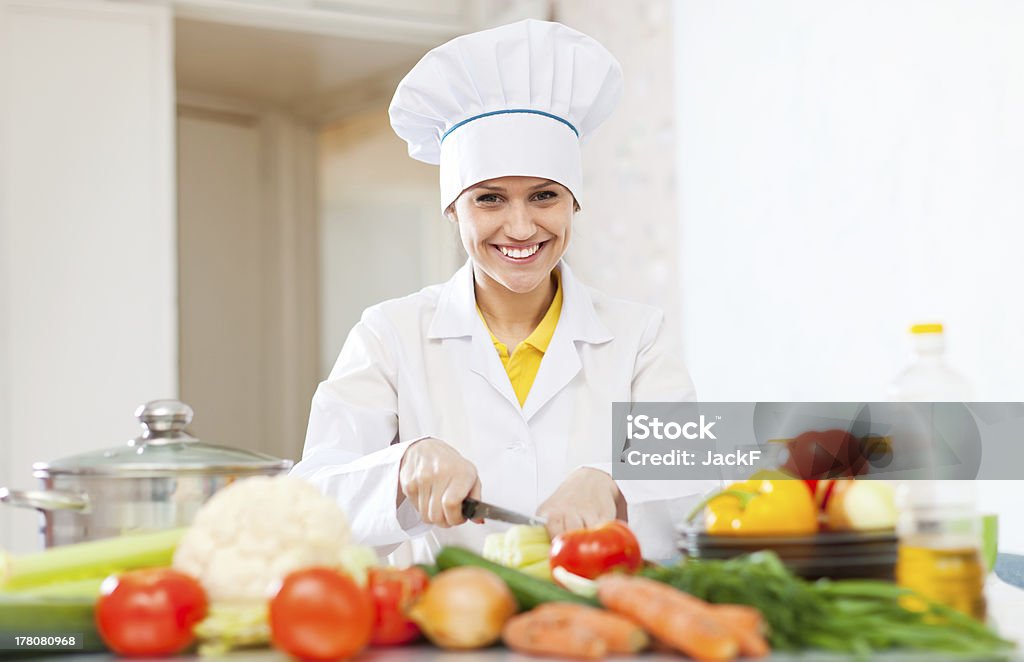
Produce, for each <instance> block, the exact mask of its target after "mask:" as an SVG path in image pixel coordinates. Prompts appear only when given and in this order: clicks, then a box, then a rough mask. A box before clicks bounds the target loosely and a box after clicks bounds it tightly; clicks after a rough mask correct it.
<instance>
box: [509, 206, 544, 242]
mask: <svg viewBox="0 0 1024 662" xmlns="http://www.w3.org/2000/svg"><path fill="white" fill-rule="evenodd" d="M536 232H537V224H536V223H534V221H533V215H532V214H531V213H530V209H529V208H528V207H527V206H526V205H524V204H515V205H512V206H511V209H509V213H508V216H507V217H506V219H505V235H506V236H508V238H509V239H511V240H512V241H526V240H527V239H529V238H530V237H532V236H533V235H534V234H536Z"/></svg>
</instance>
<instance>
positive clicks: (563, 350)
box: [427, 260, 613, 421]
mask: <svg viewBox="0 0 1024 662" xmlns="http://www.w3.org/2000/svg"><path fill="white" fill-rule="evenodd" d="M559 267H560V269H561V272H562V314H561V315H560V316H559V318H558V324H557V326H556V327H555V333H554V335H553V336H552V337H551V343H550V344H549V345H548V349H547V351H546V352H545V353H544V358H543V359H542V360H541V364H540V370H539V371H538V372H537V378H536V379H535V380H534V382H533V386H532V387H531V388H530V394H529V395H528V396H527V398H526V402H525V403H523V405H522V407H521V408H520V405H519V400H518V399H517V398H516V395H515V392H514V391H513V390H512V383H511V382H510V381H509V378H508V374H507V373H506V372H505V368H504V366H502V363H501V359H500V358H499V357H498V353H497V352H496V351H495V350H494V345H493V343H492V341H491V337H490V334H489V333H488V332H487V328H486V327H485V326H484V323H483V321H481V319H480V316H479V315H478V314H477V312H476V293H475V289H474V287H473V261H472V260H468V261H467V262H466V264H465V265H463V267H462V268H461V269H459V271H458V272H457V273H456V274H455V276H454V277H452V279H451V280H449V281H448V282H447V283H446V284H445V286H444V287H443V288H442V290H441V294H440V297H439V298H438V303H437V311H436V312H435V313H434V318H433V319H432V320H431V322H430V328H429V329H428V330H427V337H428V338H431V339H443V338H470V339H471V341H472V342H471V347H470V358H469V366H470V369H471V370H472V371H473V372H475V373H477V374H478V375H480V376H481V377H483V378H484V379H485V380H486V381H487V383H488V384H490V385H491V387H492V388H494V389H495V390H496V391H498V392H499V393H500V394H501V395H502V396H503V397H504V398H505V399H506V400H507V401H508V402H509V403H510V404H511V405H512V406H514V407H515V408H516V409H517V410H520V411H521V412H522V415H523V417H524V418H526V420H527V421H529V420H530V419H531V418H532V417H533V415H534V414H535V413H537V412H538V411H539V410H540V409H541V408H542V407H543V406H544V405H545V404H546V403H547V402H549V401H550V400H551V399H552V398H553V397H554V396H555V395H557V394H558V393H559V391H561V390H562V389H563V388H565V387H566V385H568V384H569V383H570V382H571V381H572V380H573V379H574V378H575V377H576V375H577V374H579V371H580V370H581V367H582V363H581V362H580V357H579V352H578V350H577V347H576V343H577V342H586V343H604V342H608V341H609V340H612V338H613V336H612V334H611V333H610V332H609V331H608V328H607V327H606V326H605V325H604V323H603V322H601V319H600V318H599V317H598V316H597V311H596V310H594V302H593V300H592V299H591V298H590V292H588V291H587V288H586V287H585V286H584V285H583V284H582V283H581V282H579V281H578V280H576V278H575V277H574V276H573V274H572V270H571V269H569V265H567V264H566V263H565V261H561V262H559ZM509 349H510V350H511V349H514V348H509Z"/></svg>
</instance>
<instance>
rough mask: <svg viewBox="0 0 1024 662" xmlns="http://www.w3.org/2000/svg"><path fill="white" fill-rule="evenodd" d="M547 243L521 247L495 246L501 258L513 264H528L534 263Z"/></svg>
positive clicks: (542, 242)
mask: <svg viewBox="0 0 1024 662" xmlns="http://www.w3.org/2000/svg"><path fill="white" fill-rule="evenodd" d="M547 243H548V242H547V241H541V242H539V243H535V244H526V245H520V246H509V245H501V246H498V245H495V246H494V250H495V252H496V253H497V254H498V255H500V256H501V258H502V259H503V260H505V261H507V262H510V263H512V264H528V263H530V262H533V261H534V260H535V259H536V258H537V255H539V254H540V253H541V251H543V250H544V246H545V245H546V244H547Z"/></svg>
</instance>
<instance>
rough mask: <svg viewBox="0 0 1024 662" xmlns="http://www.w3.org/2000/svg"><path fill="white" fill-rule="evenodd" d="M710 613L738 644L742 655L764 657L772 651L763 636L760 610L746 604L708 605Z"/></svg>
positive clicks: (762, 620) (762, 621)
mask: <svg viewBox="0 0 1024 662" xmlns="http://www.w3.org/2000/svg"><path fill="white" fill-rule="evenodd" d="M709 606H710V607H711V613H712V615H714V617H715V618H716V619H717V620H718V622H719V623H721V624H722V626H723V627H725V629H726V630H728V631H729V632H730V633H732V636H733V637H735V638H736V641H737V642H739V645H740V655H742V656H744V657H764V656H765V655H768V654H769V653H771V652H772V649H771V646H769V645H768V642H767V641H766V640H765V638H764V634H763V633H764V619H763V618H761V612H759V611H758V610H757V609H755V608H754V607H749V606H747V605H709Z"/></svg>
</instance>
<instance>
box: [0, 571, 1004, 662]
mask: <svg viewBox="0 0 1024 662" xmlns="http://www.w3.org/2000/svg"><path fill="white" fill-rule="evenodd" d="M1007 557H1009V558H1007ZM997 571H999V577H996V576H990V577H989V581H988V582H987V584H986V586H985V597H986V599H987V600H988V608H989V616H990V621H991V622H992V624H993V626H994V627H996V629H997V630H998V631H999V633H1000V634H1001V635H1002V636H1003V637H1005V638H1007V639H1010V640H1011V641H1015V642H1017V646H1018V649H1017V651H1014V652H1013V653H1012V654H1011V655H1008V656H1007V657H1006V658H1003V659H1010V660H1015V661H1020V662H1024V654H1022V653H1024V590H1022V589H1021V588H1018V587H1016V586H1013V585H1011V584H1008V583H1006V581H1004V579H1010V580H1011V581H1012V580H1014V579H1015V578H1018V577H1019V578H1024V557H1022V556H1015V555H1004V554H1001V555H1000V558H999V563H998V564H997ZM1014 583H1015V584H1016V583H1017V582H1016V581H1014ZM639 657H640V658H641V659H643V660H645V661H649V662H661V661H665V662H667V661H669V660H676V661H678V660H680V659H684V658H682V657H681V656H678V655H668V654H661V653H645V654H643V655H642V656H639ZM4 659H16V658H11V657H4ZM26 659H27V658H26ZM31 659H32V660H36V661H38V660H50V661H54V662H56V661H58V660H59V661H60V662H109V661H111V660H117V659H120V658H117V657H116V656H114V655H110V654H107V653H91V654H75V653H65V654H62V655H34V656H32V658H31ZM170 659H173V660H176V661H180V662H195V661H197V660H210V659H211V658H198V657H195V656H178V657H174V658H170ZM223 659H228V660H232V661H238V662H242V661H244V660H254V661H256V662H274V661H280V662H285V661H287V660H290V659H291V658H289V657H288V656H287V655H285V654H283V653H279V652H277V651H274V650H267V649H261V650H249V651H239V652H235V653H232V654H230V655H228V656H227V657H226V658H223ZM355 659H356V660H357V661H358V662H414V661H420V660H424V661H426V662H476V661H477V660H479V661H481V662H536V660H538V659H542V658H536V657H531V656H527V655H520V654H518V653H513V652H512V651H509V650H507V649H504V648H497V647H496V648H489V649H485V650H478V651H467V652H459V653H455V652H448V651H443V650H440V649H438V648H434V647H432V646H426V645H420V646H409V647H403V648H389V649H379V648H378V649H369V650H367V651H364V652H363V653H362V654H360V655H359V656H358V657H357V658H355ZM608 659H609V660H622V659H624V658H623V657H621V656H617V657H614V658H608ZM768 659H769V660H771V662H788V661H795V660H801V661H804V662H806V661H807V660H846V659H852V658H850V657H848V656H843V655H831V654H827V653H823V652H820V651H810V652H808V653H804V654H785V653H773V654H772V656H771V657H770V658H768ZM872 659H883V660H922V661H925V660H927V661H928V662H941V661H943V660H964V659H967V658H964V657H954V656H942V655H936V654H935V653H921V654H916V653H905V652H899V653H889V654H882V655H876V656H873V657H872Z"/></svg>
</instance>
